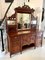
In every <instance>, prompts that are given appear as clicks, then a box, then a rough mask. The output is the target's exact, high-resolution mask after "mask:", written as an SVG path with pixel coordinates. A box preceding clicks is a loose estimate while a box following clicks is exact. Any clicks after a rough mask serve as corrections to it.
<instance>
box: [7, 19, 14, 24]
mask: <svg viewBox="0 0 45 60" xmlns="http://www.w3.org/2000/svg"><path fill="white" fill-rule="evenodd" d="M7 24H8V25H15V20H7Z"/></svg>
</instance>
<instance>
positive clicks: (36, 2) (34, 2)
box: [0, 0, 43, 28]
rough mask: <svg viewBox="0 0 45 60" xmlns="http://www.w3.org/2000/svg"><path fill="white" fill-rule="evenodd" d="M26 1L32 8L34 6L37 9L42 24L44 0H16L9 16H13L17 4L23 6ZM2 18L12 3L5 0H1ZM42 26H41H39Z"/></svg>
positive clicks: (0, 15) (0, 10) (0, 16)
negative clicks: (28, 0)
mask: <svg viewBox="0 0 45 60" xmlns="http://www.w3.org/2000/svg"><path fill="white" fill-rule="evenodd" d="M24 1H26V4H28V5H29V6H30V7H31V8H34V9H35V10H36V13H35V14H36V15H37V16H38V20H39V22H40V24H39V25H40V26H41V15H42V14H41V12H42V4H43V0H41V1H40V0H30V2H27V0H19V1H18V0H14V2H13V4H12V6H11V8H10V10H9V11H8V14H7V16H11V15H12V14H13V13H14V8H15V7H17V6H22V5H23V3H24ZM0 3H1V4H0V6H1V9H0V12H1V13H0V19H1V18H3V17H4V14H5V12H6V10H7V8H8V6H9V4H10V3H5V0H0ZM39 28H41V27H39Z"/></svg>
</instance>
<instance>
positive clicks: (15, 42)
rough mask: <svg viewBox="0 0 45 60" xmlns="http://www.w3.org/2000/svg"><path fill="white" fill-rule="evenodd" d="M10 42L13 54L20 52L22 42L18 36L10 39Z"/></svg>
mask: <svg viewBox="0 0 45 60" xmlns="http://www.w3.org/2000/svg"><path fill="white" fill-rule="evenodd" d="M10 42H11V45H10V46H11V52H12V53H14V52H15V53H16V52H19V51H20V40H19V37H18V36H17V37H16V36H13V37H11V38H10Z"/></svg>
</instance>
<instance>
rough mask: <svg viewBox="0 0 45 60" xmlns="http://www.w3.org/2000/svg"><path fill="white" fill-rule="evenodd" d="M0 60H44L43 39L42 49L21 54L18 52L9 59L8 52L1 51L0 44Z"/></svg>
mask: <svg viewBox="0 0 45 60" xmlns="http://www.w3.org/2000/svg"><path fill="white" fill-rule="evenodd" d="M0 60H45V39H43V45H42V47H37V48H36V49H34V48H33V47H32V48H29V49H26V50H24V51H22V54H20V52H19V53H17V54H13V55H12V57H11V58H10V54H9V52H7V53H6V51H4V52H2V51H1V42H0Z"/></svg>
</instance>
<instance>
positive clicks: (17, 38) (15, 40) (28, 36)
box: [6, 5, 42, 56]
mask: <svg viewBox="0 0 45 60" xmlns="http://www.w3.org/2000/svg"><path fill="white" fill-rule="evenodd" d="M14 10H15V14H13V15H12V16H10V17H8V19H7V21H8V20H10V21H11V20H13V21H14V20H15V21H16V23H15V25H8V24H7V23H6V25H7V27H6V29H7V40H8V51H9V52H10V56H11V55H12V54H14V53H17V52H21V53H22V47H23V46H25V45H30V44H32V43H34V45H35V46H34V47H35V48H36V44H37V43H36V41H37V33H38V29H36V27H37V22H36V25H34V27H32V25H31V28H30V29H26V30H18V28H17V13H28V14H31V21H32V20H35V18H34V16H33V15H32V13H33V12H34V11H35V10H34V9H31V8H30V7H29V6H28V5H24V6H22V7H17V8H15V9H14ZM14 15H15V17H14ZM32 17H33V18H34V19H33V18H32ZM12 18H13V19H12ZM7 21H6V22H7ZM36 21H37V19H36ZM41 36H42V34H41ZM40 38H41V37H40ZM41 44H42V42H41Z"/></svg>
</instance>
